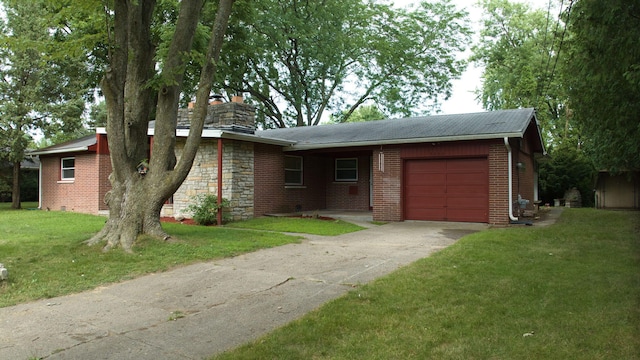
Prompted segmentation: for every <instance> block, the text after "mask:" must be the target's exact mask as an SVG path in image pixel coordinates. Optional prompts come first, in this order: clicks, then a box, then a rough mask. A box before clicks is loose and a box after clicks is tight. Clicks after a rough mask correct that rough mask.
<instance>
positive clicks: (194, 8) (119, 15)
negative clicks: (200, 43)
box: [87, 0, 234, 251]
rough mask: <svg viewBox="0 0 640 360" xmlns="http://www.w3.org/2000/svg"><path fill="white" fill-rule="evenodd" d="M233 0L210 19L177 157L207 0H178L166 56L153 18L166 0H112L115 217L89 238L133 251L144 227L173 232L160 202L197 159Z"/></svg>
mask: <svg viewBox="0 0 640 360" xmlns="http://www.w3.org/2000/svg"><path fill="white" fill-rule="evenodd" d="M233 3H234V0H220V1H219V3H218V6H217V12H216V17H215V20H214V21H213V22H212V24H211V26H210V40H209V43H208V48H207V51H206V54H204V55H202V57H201V58H200V59H199V61H200V64H202V66H201V71H200V80H199V84H198V87H197V94H196V105H195V109H194V114H193V117H192V118H191V124H190V133H189V136H188V137H187V139H186V143H185V146H184V149H183V151H182V153H181V156H180V159H179V160H176V157H175V142H176V138H175V129H176V125H177V113H178V102H179V99H180V94H181V92H182V90H183V84H184V79H185V68H186V65H187V63H188V62H189V61H191V56H190V55H193V53H192V52H191V50H192V48H193V46H192V45H193V42H194V38H195V34H196V32H197V30H198V29H199V23H200V20H201V13H202V12H203V9H204V6H205V1H204V0H183V1H181V2H179V3H178V5H177V6H178V9H179V11H178V12H177V17H176V21H175V27H174V28H173V30H172V32H171V36H170V42H169V43H168V46H167V50H166V52H165V55H164V56H163V57H162V58H161V59H160V62H158V61H157V60H158V59H157V58H156V49H157V47H158V46H159V39H158V37H157V36H155V34H154V32H153V30H154V28H153V25H154V14H157V12H158V11H161V10H162V8H159V7H157V6H156V5H157V4H156V1H155V0H115V1H114V2H113V8H112V9H107V12H106V15H107V19H108V20H109V21H112V23H110V38H109V47H108V49H109V52H108V61H109V67H108V69H107V71H106V74H105V76H104V78H103V80H102V84H101V88H102V91H103V93H104V96H105V100H106V103H107V114H108V116H107V126H106V128H107V133H108V134H109V151H110V154H111V163H112V166H113V172H112V174H111V175H110V181H111V185H112V190H111V191H110V192H109V194H108V195H107V199H106V201H107V203H108V205H109V218H108V220H107V222H106V224H105V226H104V228H103V229H102V230H101V231H100V232H99V233H98V234H96V235H95V236H94V237H93V238H92V239H90V240H88V242H87V243H88V244H97V243H100V242H102V241H106V245H105V248H104V249H105V250H108V249H111V248H113V247H116V246H121V247H122V248H124V249H125V250H127V251H130V250H131V246H132V245H133V243H134V242H135V240H136V239H137V237H138V236H139V235H141V234H148V235H151V236H155V237H160V238H168V235H167V234H166V233H165V232H164V230H163V229H162V226H161V224H160V210H161V208H162V205H163V204H164V202H165V201H166V200H167V199H168V198H169V197H170V196H171V195H172V194H173V193H174V192H175V191H176V190H177V189H178V187H179V186H180V185H181V184H182V182H183V181H184V179H185V178H186V176H187V175H188V173H189V170H190V169H191V165H192V164H193V160H194V157H195V155H196V152H197V149H198V146H199V144H200V137H201V134H202V129H203V127H204V118H205V116H206V112H207V104H208V99H209V95H210V92H211V84H212V81H213V77H214V74H215V71H216V66H217V60H218V58H219V54H220V51H221V48H222V44H223V40H224V34H225V31H226V28H227V24H228V20H229V17H230V14H231V9H232V5H233ZM161 4H164V2H163V3H161ZM111 14H113V17H112V18H111ZM157 69H160V71H159V72H158V71H157ZM154 111H155V120H156V123H155V133H154V146H153V149H151V150H150V149H149V145H148V140H147V129H148V126H149V120H150V118H151V116H152V113H153V112H154ZM149 154H150V157H149ZM146 158H149V159H150V162H149V170H148V172H146V174H144V175H143V174H140V173H139V172H138V171H137V166H138V164H139V163H140V162H141V160H143V159H146Z"/></svg>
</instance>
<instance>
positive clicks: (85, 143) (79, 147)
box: [30, 134, 97, 155]
mask: <svg viewBox="0 0 640 360" xmlns="http://www.w3.org/2000/svg"><path fill="white" fill-rule="evenodd" d="M96 142H97V139H96V135H95V134H94V135H87V136H84V137H81V138H79V139H75V140H71V141H67V142H64V143H61V144H56V145H52V146H49V147H46V148H42V149H38V150H36V151H33V152H31V153H30V155H47V154H60V153H68V152H76V151H87V150H89V146H92V145H95V144H96Z"/></svg>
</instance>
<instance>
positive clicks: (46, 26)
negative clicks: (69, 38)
mask: <svg viewBox="0 0 640 360" xmlns="http://www.w3.org/2000/svg"><path fill="white" fill-rule="evenodd" d="M3 5H4V9H5V11H6V23H3V24H2V25H1V26H2V35H1V37H0V149H2V155H0V156H1V157H3V158H4V160H6V161H10V162H11V163H12V164H13V190H12V208H14V209H18V208H20V176H19V175H20V163H21V162H22V160H23V159H24V156H25V150H26V148H27V146H28V144H29V142H30V141H31V137H32V135H33V134H34V132H35V131H41V132H42V133H44V135H45V136H47V135H50V134H54V133H59V132H73V131H75V130H76V129H78V128H79V127H81V124H82V121H81V115H82V113H83V111H84V99H83V96H84V95H86V94H87V84H86V82H85V81H84V78H83V77H82V76H80V74H82V73H83V70H84V69H86V64H85V62H84V57H80V56H73V54H61V53H58V52H57V51H56V48H57V47H58V46H59V45H60V44H61V43H63V42H64V40H65V35H64V34H63V33H60V32H58V31H56V29H55V28H53V27H52V26H51V22H52V18H51V16H50V14H51V13H50V11H49V9H48V8H47V4H46V2H44V1H40V0H34V1H20V0H4V1H3Z"/></svg>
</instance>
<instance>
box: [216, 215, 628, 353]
mask: <svg viewBox="0 0 640 360" xmlns="http://www.w3.org/2000/svg"><path fill="white" fill-rule="evenodd" d="M638 215H639V214H638V213H634V212H626V213H625V212H608V211H599V210H593V209H567V210H565V212H564V214H563V215H562V217H561V219H560V221H559V222H558V223H557V224H555V225H552V226H550V227H548V228H540V227H538V228H537V227H535V226H534V227H533V228H531V227H527V228H509V229H492V230H488V231H483V232H479V233H475V234H472V235H469V236H467V237H464V238H462V239H460V240H459V241H458V242H457V243H456V244H454V245H452V246H450V247H449V248H447V249H444V250H442V251H440V252H438V253H436V254H434V255H432V256H430V257H428V258H425V259H422V260H420V261H417V262H416V263H414V264H412V265H410V266H407V267H404V268H402V269H400V270H398V271H396V272H395V273H393V274H391V275H389V276H387V277H384V278H381V279H379V280H376V281H374V282H372V283H371V284H367V285H364V286H361V287H358V288H357V289H354V290H352V291H351V292H350V293H349V294H347V295H346V296H344V297H342V298H339V299H337V300H335V301H332V302H329V303H328V304H326V305H325V306H323V307H321V308H320V309H318V310H317V311H314V312H312V313H310V314H308V315H306V316H304V317H303V318H301V319H298V320H296V321H294V322H292V323H290V324H289V325H287V326H284V327H282V328H280V329H277V330H275V331H274V332H272V333H270V334H269V335H267V336H265V337H262V338H260V339H258V340H256V341H255V342H252V343H251V344H248V345H245V346H242V347H240V348H238V349H234V350H231V351H229V352H227V353H224V354H221V355H220V356H217V357H215V359H218V360H222V359H435V360H439V359H558V360H560V359H563V360H564V359H584V360H587V359H588V360H591V359H635V358H637V354H638V348H639V347H640V328H639V327H638V322H639V321H640V308H639V307H638V303H637V301H638V298H639V297H640V277H638V271H640V264H639V263H638V257H639V256H640V246H639V244H640V233H638V231H637V227H638V226H640V217H639V216H638ZM525 334H528V335H527V336H525Z"/></svg>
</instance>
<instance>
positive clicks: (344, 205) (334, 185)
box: [326, 156, 371, 211]
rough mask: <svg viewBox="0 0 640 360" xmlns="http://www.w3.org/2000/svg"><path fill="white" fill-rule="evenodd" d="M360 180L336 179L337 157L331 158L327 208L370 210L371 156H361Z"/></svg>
mask: <svg viewBox="0 0 640 360" xmlns="http://www.w3.org/2000/svg"><path fill="white" fill-rule="evenodd" d="M338 158H340V157H338ZM357 159H358V181H354V182H337V181H335V158H334V159H331V163H330V164H329V167H328V168H329V171H327V172H326V180H327V209H332V210H363V211H367V210H369V179H370V173H371V171H370V170H371V168H370V162H371V160H370V159H371V158H370V157H369V156H359V157H357Z"/></svg>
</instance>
